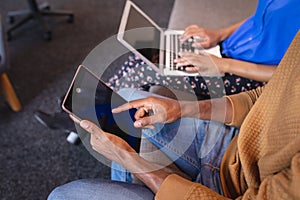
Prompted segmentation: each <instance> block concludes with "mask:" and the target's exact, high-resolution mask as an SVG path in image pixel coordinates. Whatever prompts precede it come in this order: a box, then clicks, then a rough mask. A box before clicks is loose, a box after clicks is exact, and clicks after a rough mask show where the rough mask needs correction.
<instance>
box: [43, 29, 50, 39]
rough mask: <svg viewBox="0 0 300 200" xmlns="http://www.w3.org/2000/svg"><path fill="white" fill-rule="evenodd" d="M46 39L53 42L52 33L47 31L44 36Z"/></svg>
mask: <svg viewBox="0 0 300 200" xmlns="http://www.w3.org/2000/svg"><path fill="white" fill-rule="evenodd" d="M43 37H44V39H45V40H47V41H51V40H52V33H51V31H47V32H45V33H44V35H43Z"/></svg>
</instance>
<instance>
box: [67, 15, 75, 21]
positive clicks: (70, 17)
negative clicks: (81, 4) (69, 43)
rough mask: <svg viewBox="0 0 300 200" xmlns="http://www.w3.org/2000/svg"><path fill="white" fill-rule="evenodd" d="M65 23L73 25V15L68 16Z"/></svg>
mask: <svg viewBox="0 0 300 200" xmlns="http://www.w3.org/2000/svg"><path fill="white" fill-rule="evenodd" d="M67 22H68V23H73V22H74V15H73V14H70V15H69V16H68V19H67Z"/></svg>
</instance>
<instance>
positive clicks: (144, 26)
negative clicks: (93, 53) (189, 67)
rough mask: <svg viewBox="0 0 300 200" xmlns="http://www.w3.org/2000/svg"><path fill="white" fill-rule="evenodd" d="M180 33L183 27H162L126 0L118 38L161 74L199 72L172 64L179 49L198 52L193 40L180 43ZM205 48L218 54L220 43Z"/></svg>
mask: <svg viewBox="0 0 300 200" xmlns="http://www.w3.org/2000/svg"><path fill="white" fill-rule="evenodd" d="M183 32H184V31H183V30H164V29H162V28H161V27H159V26H158V25H157V24H156V23H155V22H154V21H153V20H152V19H150V17H149V16H147V15H146V14H145V13H144V12H143V11H142V10H141V9H140V8H139V7H138V6H136V5H135V4H134V3H133V2H132V1H129V0H127V2H126V4H125V8H124V11H123V15H122V19H121V23H120V27H119V32H118V36H117V38H118V40H119V41H120V42H121V43H122V44H123V45H124V46H125V47H127V48H128V49H129V50H130V51H132V52H133V53H135V54H136V55H138V56H139V57H140V58H141V59H142V60H143V61H144V62H145V63H146V64H148V65H149V66H151V67H152V68H153V69H154V70H155V71H157V72H159V73H160V74H161V75H165V76H194V75H198V73H190V72H185V71H184V69H177V67H176V64H174V59H175V58H177V57H178V56H179V52H181V51H191V52H197V51H200V50H199V49H195V48H193V47H192V43H193V42H194V41H193V39H192V38H191V39H189V40H187V41H185V42H184V43H180V41H179V36H180V35H181V34H183ZM201 51H202V50H201ZM205 51H206V52H208V53H211V54H214V55H216V56H218V57H221V55H220V49H219V46H216V47H214V48H211V49H208V50H205Z"/></svg>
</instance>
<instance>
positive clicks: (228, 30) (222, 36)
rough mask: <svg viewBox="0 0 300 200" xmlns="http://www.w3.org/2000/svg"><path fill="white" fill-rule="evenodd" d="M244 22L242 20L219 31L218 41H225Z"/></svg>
mask: <svg viewBox="0 0 300 200" xmlns="http://www.w3.org/2000/svg"><path fill="white" fill-rule="evenodd" d="M244 21H245V20H242V21H240V22H238V23H236V24H234V25H231V26H229V27H226V28H223V29H220V30H219V32H220V41H224V40H225V39H227V38H228V37H229V36H230V35H231V34H232V33H233V32H234V31H235V30H236V29H237V28H238V27H239V26H240V25H241V24H242V23H244Z"/></svg>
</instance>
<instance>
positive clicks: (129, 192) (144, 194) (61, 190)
mask: <svg viewBox="0 0 300 200" xmlns="http://www.w3.org/2000/svg"><path fill="white" fill-rule="evenodd" d="M153 198H154V194H153V193H152V191H151V190H149V189H148V188H147V187H145V186H142V185H137V184H131V183H123V182H117V181H110V180H101V179H82V180H77V181H73V182H70V183H67V184H65V185H62V186H59V187H57V188H55V189H54V190H53V191H52V192H51V193H50V195H49V196H48V200H83V199H87V200H104V199H105V200H107V199H122V200H132V199H136V200H147V199H149V200H152V199H153Z"/></svg>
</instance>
